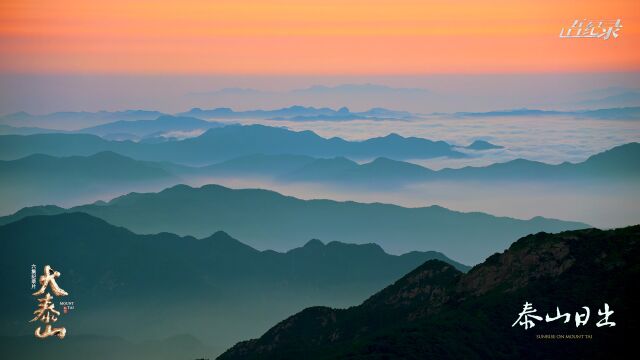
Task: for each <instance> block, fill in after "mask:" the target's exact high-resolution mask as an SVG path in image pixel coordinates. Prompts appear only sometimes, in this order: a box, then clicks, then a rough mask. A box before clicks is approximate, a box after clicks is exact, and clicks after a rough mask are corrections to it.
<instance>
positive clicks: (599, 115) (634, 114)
mask: <svg viewBox="0 0 640 360" xmlns="http://www.w3.org/2000/svg"><path fill="white" fill-rule="evenodd" d="M453 115H455V116H459V117H506V116H558V115H564V116H572V117H576V118H590V119H603V120H606V119H609V120H638V119H640V106H630V107H617V108H604V109H593V110H573V111H560V110H537V109H527V108H523V109H515V110H497V111H487V112H458V113H454V114H453Z"/></svg>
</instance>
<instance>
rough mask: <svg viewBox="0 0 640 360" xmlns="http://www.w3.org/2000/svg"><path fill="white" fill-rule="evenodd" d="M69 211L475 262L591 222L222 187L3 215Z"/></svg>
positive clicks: (157, 228)
mask: <svg viewBox="0 0 640 360" xmlns="http://www.w3.org/2000/svg"><path fill="white" fill-rule="evenodd" d="M64 212H84V213H87V214H90V215H92V216H96V217H98V218H101V219H104V220H105V221H108V222H109V223H111V224H114V225H119V226H124V227H126V228H127V229H130V230H132V231H135V232H136V233H142V234H155V233H159V232H170V233H175V234H179V235H192V236H198V237H202V236H207V235H209V234H211V233H214V232H216V231H219V230H224V231H227V232H229V233H230V234H231V235H233V236H237V237H239V238H241V239H243V241H245V242H246V243H247V244H249V245H250V246H253V247H256V248H259V249H274V250H287V249H291V248H294V247H296V246H299V245H300V242H301V239H308V238H317V239H325V240H332V241H342V242H347V243H358V244H362V243H369V242H374V243H377V244H379V245H381V246H383V247H384V248H385V249H387V250H388V251H391V252H392V253H404V252H408V251H413V250H436V251H441V252H443V253H446V254H448V255H449V256H454V257H455V258H456V259H459V260H460V261H463V262H465V263H469V264H473V263H477V262H480V261H482V260H483V259H484V258H485V257H487V256H489V255H490V254H492V253H493V252H495V251H497V250H500V249H503V248H505V247H506V246H508V244H509V242H510V241H511V239H514V238H517V237H520V236H523V235H526V234H530V233H534V232H538V231H561V230H568V229H580V228H586V227H588V225H587V224H584V223H579V222H571V221H561V220H555V219H546V218H542V217H535V218H532V219H529V220H519V219H514V218H508V217H496V216H492V215H488V214H485V213H478V212H471V213H462V212H456V211H451V210H448V209H445V208H443V207H440V206H429V207H421V208H405V207H401V206H396V205H389V204H381V203H371V204H365V203H356V202H350V201H349V202H338V201H332V200H301V199H297V198H294V197H288V196H283V195H281V194H279V193H276V192H273V191H268V190H258V189H244V190H233V189H229V188H225V187H222V186H218V185H206V186H203V187H200V188H192V187H189V186H186V185H177V186H174V187H171V188H168V189H165V190H163V191H160V192H158V193H130V194H128V195H124V196H120V197H117V198H115V199H113V200H111V201H109V202H96V203H94V204H90V205H82V206H76V207H72V208H69V209H64V208H60V207H56V206H35V207H30V208H24V209H22V210H20V211H18V212H16V213H15V214H13V215H10V216H5V217H2V218H0V224H7V223H10V222H13V221H16V220H19V219H21V218H24V217H27V216H31V215H40V214H56V213H64ZM470 239H472V240H470Z"/></svg>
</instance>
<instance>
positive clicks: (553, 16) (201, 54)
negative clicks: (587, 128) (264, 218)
mask: <svg viewBox="0 0 640 360" xmlns="http://www.w3.org/2000/svg"><path fill="white" fill-rule="evenodd" d="M582 18H586V19H621V21H622V25H623V28H622V29H621V30H620V36H619V37H618V38H615V39H613V38H612V39H609V40H601V39H561V38H560V37H559V34H560V31H561V29H562V28H565V27H569V26H570V25H571V24H572V22H573V21H574V20H575V19H582ZM639 20H640V2H639V1H637V0H613V1H595V0H584V1H580V2H579V3H576V2H575V1H562V0H559V1H547V0H543V1H540V0H536V1H533V0H524V1H507V0H488V1H476V0H446V1H445V0H436V1H425V0H393V1H388V0H366V1H364V0H351V1H347V0H270V1H264V0H216V1H204V0H181V1H168V0H154V1H146V0H136V1H131V0H126V1H124V0H111V1H93V0H55V1H51V0H38V1H33V0H3V1H2V2H0V95H2V96H1V97H2V98H3V99H2V101H1V102H0V113H8V112H14V111H20V110H25V111H31V112H50V111H56V110H101V109H104V110H118V109H123V108H132V107H133V108H140V107H144V108H158V109H159V110H163V111H182V110H185V109H184V108H185V107H190V106H199V107H211V106H214V105H215V106H225V105H228V106H233V107H244V108H247V107H250V106H248V105H247V103H256V104H257V105H259V106H260V107H266V108H273V107H278V106H285V105H293V104H294V100H296V99H295V98H290V99H291V100H289V98H286V97H285V98H284V99H283V97H282V96H281V97H280V98H279V99H275V98H269V99H266V98H265V97H257V98H256V97H255V96H254V97H253V98H251V97H248V98H242V99H241V100H240V101H237V102H234V101H233V98H231V99H229V100H230V101H229V102H230V104H223V103H221V102H220V101H216V100H217V99H218V97H217V95H219V94H214V95H216V96H209V97H206V96H200V97H197V96H194V95H193V94H195V93H207V92H214V91H218V90H220V89H224V88H227V87H232V88H234V87H243V88H257V89H260V90H265V89H266V90H274V89H275V90H279V91H289V90H293V89H298V88H305V87H309V86H312V85H317V84H321V85H336V84H344V83H357V84H362V83H375V84H383V85H390V86H395V87H406V86H411V87H420V88H424V89H427V90H429V91H433V92H435V93H438V92H444V93H449V94H451V93H456V92H465V91H466V92H467V93H468V96H467V97H465V98H462V99H458V101H457V102H458V103H459V104H460V106H459V107H460V108H459V109H457V110H460V111H467V110H487V109H489V108H496V107H513V106H531V105H540V104H542V103H544V104H547V105H552V104H553V103H554V102H553V101H549V99H537V98H535V99H534V98H533V97H534V96H535V95H536V94H538V95H537V96H538V97H539V96H540V94H542V93H544V92H545V91H544V88H541V87H540V86H539V85H540V81H537V80H536V79H537V78H538V77H543V78H544V77H545V76H546V79H547V80H549V79H551V82H549V81H547V84H548V85H550V87H553V88H557V89H558V90H557V91H556V92H557V93H558V94H552V96H554V97H556V96H560V95H562V94H561V93H559V92H560V91H564V92H565V93H568V92H573V93H575V92H579V91H583V90H592V89H596V88H598V87H601V88H606V87H617V86H623V87H630V86H631V87H632V85H633V84H632V83H633V82H634V81H635V82H636V83H637V80H638V77H639V76H638V74H639V73H640V50H638V49H640V27H639V26H638V24H639ZM621 74H622V75H621ZM627 74H632V75H631V77H629V76H627ZM461 76H463V77H464V78H462V79H461V78H460V77H461ZM450 79H453V81H449V80H450ZM467 79H469V80H468V81H467ZM496 79H497V80H496ZM504 79H507V80H508V81H506V82H507V83H509V84H507V86H503V87H499V86H496V85H494V82H497V83H498V84H504V83H505V80H504ZM553 79H557V80H555V81H554V80H553ZM448 83H451V84H453V86H449V85H448ZM565 83H567V84H568V85H565ZM585 84H586V86H585ZM569 85H571V86H569ZM173 87H174V88H175V89H172V88H173ZM447 87H448V88H447ZM529 88H531V90H528V89H529ZM550 90H553V89H550ZM552 92H553V91H552ZM518 96H520V97H518ZM511 97H513V101H511V102H509V101H502V102H501V101H499V98H508V99H509V98H511ZM225 99H226V98H225ZM527 99H529V100H530V101H529V102H528V103H527V102H526V101H525V100H527ZM260 100H263V101H262V102H260ZM304 100H305V99H302V100H301V101H304ZM563 101H564V100H563ZM567 101H568V100H567ZM354 102H357V100H354ZM412 103H423V104H426V105H428V106H425V109H419V110H421V111H425V110H426V111H428V110H431V107H432V105H433V106H437V105H440V104H445V105H447V104H449V103H451V104H453V102H450V101H442V100H441V99H437V98H436V99H435V100H433V101H431V102H429V101H422V100H421V101H412ZM559 103H562V101H560V102H559ZM308 104H310V105H329V106H338V105H346V106H349V105H350V104H349V103H345V104H337V103H336V102H335V101H333V102H332V101H326V102H317V101H316V102H315V103H314V102H313V101H311V100H310V101H308ZM394 104H396V103H393V102H390V103H389V106H393V105H394ZM243 105H244V106H243ZM356 106H362V107H365V106H368V104H364V103H363V104H362V105H360V104H359V103H358V104H356ZM397 106H400V107H406V104H404V103H402V102H398V103H397ZM426 107H428V108H426ZM450 108H451V107H450V106H445V107H443V108H435V109H434V111H447V110H450ZM409 110H415V109H409Z"/></svg>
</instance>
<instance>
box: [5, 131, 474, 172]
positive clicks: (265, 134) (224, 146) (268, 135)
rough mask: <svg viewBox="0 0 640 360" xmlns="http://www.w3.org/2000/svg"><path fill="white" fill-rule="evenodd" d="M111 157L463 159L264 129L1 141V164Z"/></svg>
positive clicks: (429, 149)
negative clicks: (143, 139) (35, 158)
mask: <svg viewBox="0 0 640 360" xmlns="http://www.w3.org/2000/svg"><path fill="white" fill-rule="evenodd" d="M100 151H114V152H117V153H120V154H122V155H126V156H129V157H133V158H135V159H137V160H152V161H171V162H176V163H181V164H197V165H208V164H211V163H214V162H219V161H223V160H228V159H231V158H234V157H239V156H243V155H251V154H267V155H269V154H271V155H274V154H295V155H307V156H316V157H332V156H348V157H351V158H374V157H378V156H386V157H390V158H396V159H407V158H422V159H424V158H433V157H441V156H446V157H452V158H460V157H465V155H464V154H463V153H461V152H458V151H456V150H455V149H454V147H453V146H452V145H450V144H448V143H446V142H444V141H431V140H427V139H423V138H415V137H402V136H399V135H396V134H391V135H388V136H385V137H377V138H371V139H368V140H364V141H347V140H344V139H341V138H338V137H334V138H330V139H327V138H323V137H321V136H318V135H317V134H315V133H314V132H312V131H300V132H296V131H291V130H287V129H284V128H277V127H269V126H263V125H247V126H241V125H230V126H225V127H219V128H213V129H209V130H207V131H206V132H205V133H204V134H202V135H200V136H197V137H193V138H189V139H185V140H182V141H168V142H161V143H136V142H132V141H107V140H105V139H102V138H100V137H98V136H94V135H87V134H37V135H30V136H18V135H5V136H0V159H1V160H13V159H17V158H20V157H24V156H27V155H31V154H36V153H42V154H46V155H53V156H70V155H85V156H86V155H91V154H95V153H97V152H100Z"/></svg>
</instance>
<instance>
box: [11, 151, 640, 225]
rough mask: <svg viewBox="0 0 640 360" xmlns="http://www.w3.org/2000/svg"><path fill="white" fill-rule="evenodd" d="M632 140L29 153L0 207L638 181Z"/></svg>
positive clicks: (14, 168) (14, 164)
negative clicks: (210, 189)
mask: <svg viewBox="0 0 640 360" xmlns="http://www.w3.org/2000/svg"><path fill="white" fill-rule="evenodd" d="M638 158H640V144H638V143H630V144H625V145H621V146H617V147H615V148H612V149H610V150H607V151H604V152H602V153H599V154H596V155H593V156H591V157H589V158H588V159H587V160H585V161H584V162H581V163H575V164H572V163H563V164H558V165H550V164H545V163H540V162H536V161H529V160H523V159H518V160H512V161H509V162H506V163H496V164H492V165H488V166H485V167H465V168H461V169H443V170H438V171H434V170H431V169H428V168H425V167H422V166H420V165H416V164H413V163H408V162H402V161H397V160H391V159H388V158H376V159H375V160H373V161H370V162H368V163H364V164H358V163H357V162H355V161H352V160H349V159H347V158H345V157H337V158H328V159H322V158H315V157H311V156H306V155H262V154H254V155H247V156H241V157H238V158H233V159H231V160H227V161H223V162H219V163H216V164H213V165H209V166H204V167H190V166H184V165H178V164H174V163H169V162H158V161H155V162H154V161H139V160H134V159H132V158H129V157H126V156H123V155H120V154H117V153H114V152H110V151H106V152H100V153H97V154H93V155H90V156H87V157H84V156H71V157H53V156H49V155H41V154H36V155H30V156H27V157H24V158H21V159H17V160H11V161H1V160H0V171H2V173H3V174H6V175H4V176H3V177H2V178H0V185H1V186H0V196H2V198H3V199H4V200H5V201H4V202H3V203H1V204H0V213H4V214H9V213H12V212H15V211H18V210H19V209H21V208H23V207H26V206H32V205H38V204H63V205H64V204H68V205H75V204H79V203H80V204H81V203H86V202H87V201H94V200H97V199H104V198H111V197H113V196H117V195H120V194H125V193H129V192H132V191H145V192H148V191H159V190H162V189H164V188H166V187H170V186H174V185H177V184H182V183H192V182H195V183H197V182H198V179H208V181H207V182H214V183H215V182H216V181H221V179H222V180H223V179H226V178H235V179H247V180H252V179H253V180H256V179H259V180H265V181H268V182H275V183H277V184H282V185H285V184H294V183H300V184H312V185H322V186H327V185H328V186H331V187H332V188H335V189H339V188H344V189H350V188H354V187H355V188H367V189H371V190H378V189H380V190H386V189H389V187H390V186H394V187H404V186H411V185H412V184H423V183H429V182H448V183H452V182H456V183H464V182H490V183H511V184H515V183H521V184H522V183H527V182H532V181H535V182H539V183H553V182H555V183H568V182H570V183H575V184H578V183H580V184H582V183H592V184H593V183H602V182H604V181H616V182H622V183H629V182H633V181H636V180H640V163H638V161H636V159H638Z"/></svg>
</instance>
